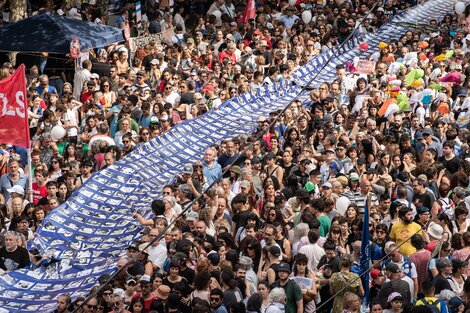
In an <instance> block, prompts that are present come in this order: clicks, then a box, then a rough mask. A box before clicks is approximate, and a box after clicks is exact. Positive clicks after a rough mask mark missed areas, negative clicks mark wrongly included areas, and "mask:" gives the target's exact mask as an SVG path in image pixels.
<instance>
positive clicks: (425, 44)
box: [419, 41, 429, 49]
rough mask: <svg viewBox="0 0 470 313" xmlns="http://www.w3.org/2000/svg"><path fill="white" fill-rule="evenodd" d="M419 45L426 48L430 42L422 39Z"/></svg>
mask: <svg viewBox="0 0 470 313" xmlns="http://www.w3.org/2000/svg"><path fill="white" fill-rule="evenodd" d="M419 47H420V48H421V49H425V48H427V47H429V43H428V42H427V41H421V42H420V43H419Z"/></svg>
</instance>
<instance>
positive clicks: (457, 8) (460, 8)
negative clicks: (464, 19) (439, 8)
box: [455, 2, 465, 14]
mask: <svg viewBox="0 0 470 313" xmlns="http://www.w3.org/2000/svg"><path fill="white" fill-rule="evenodd" d="M463 12H465V2H457V3H456V4H455V13H457V14H463Z"/></svg>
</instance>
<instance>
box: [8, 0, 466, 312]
mask: <svg viewBox="0 0 470 313" xmlns="http://www.w3.org/2000/svg"><path fill="white" fill-rule="evenodd" d="M101 2H103V1H98V3H94V2H87V3H83V4H81V6H80V7H79V10H78V9H77V8H76V7H73V5H74V1H71V2H64V4H63V5H62V6H52V7H48V10H53V11H54V14H59V15H64V14H65V15H67V16H70V17H73V18H77V19H82V20H88V21H91V22H95V23H108V24H111V25H114V26H116V27H120V28H124V27H126V25H130V29H131V34H133V35H139V36H146V35H147V34H156V33H159V32H166V33H168V32H167V31H168V30H172V31H173V33H172V35H171V36H170V37H168V36H167V37H165V38H164V39H163V40H162V41H156V40H155V41H150V42H149V43H148V44H146V45H145V46H142V47H137V50H136V51H130V49H129V47H127V46H126V45H125V44H120V43H118V44H115V45H111V46H109V47H103V48H100V49H94V50H91V51H89V55H90V58H89V60H82V61H83V62H81V67H80V68H77V69H76V70H75V71H74V72H69V71H67V70H66V68H67V64H70V63H68V61H69V60H61V59H60V58H55V57H53V56H49V57H46V56H41V58H40V62H38V63H37V64H36V65H32V66H30V68H29V70H28V73H27V79H28V92H29V94H28V99H29V126H30V136H31V140H32V148H31V163H32V167H31V168H28V166H27V151H26V150H25V149H24V148H22V147H19V146H11V145H6V144H0V175H1V176H0V226H1V230H2V232H1V235H2V238H3V240H2V248H1V249H0V268H1V269H2V271H3V272H9V271H14V270H17V269H20V268H28V267H30V268H35V267H40V266H48V264H50V263H51V259H50V256H41V255H40V254H39V251H35V250H31V251H28V250H27V249H26V244H27V242H28V240H30V239H32V238H34V236H35V232H36V230H37V229H38V227H39V226H40V225H41V223H42V221H43V220H44V219H45V218H46V216H47V214H48V213H49V212H51V211H53V210H54V209H55V208H56V207H57V206H59V205H60V204H61V203H64V202H65V201H67V199H68V197H69V196H70V195H71V194H72V193H73V192H75V191H76V190H77V189H78V188H79V187H80V186H81V185H82V184H85V183H86V181H87V179H89V178H90V177H91V176H92V175H93V174H94V173H96V172H99V171H100V170H102V169H104V168H106V167H109V166H111V165H112V164H113V163H114V162H116V161H118V160H120V159H121V158H123V157H125V156H126V155H127V154H129V153H132V151H133V150H134V149H135V148H136V147H137V146H139V145H141V144H145V143H146V142H148V141H150V140H152V139H153V138H155V137H157V136H159V135H161V134H163V133H165V132H168V131H169V130H170V129H171V127H172V126H174V125H176V124H178V123H183V122H186V121H188V120H191V119H194V118H196V117H198V116H200V115H202V114H204V113H206V112H208V111H210V110H217V108H218V107H219V106H220V105H221V104H222V103H223V102H224V101H226V100H228V99H230V98H232V97H236V96H238V95H240V94H243V93H245V92H247V91H249V90H252V89H255V88H257V87H259V86H262V85H265V84H276V83H279V82H282V81H286V80H290V79H291V78H292V74H293V72H294V71H295V70H296V69H298V68H299V67H301V66H303V65H305V64H306V63H307V62H308V61H309V60H311V59H312V58H315V56H316V55H318V54H319V53H321V52H324V51H326V50H328V49H330V48H332V47H334V46H336V45H338V44H341V43H342V42H344V40H346V39H347V38H348V37H349V36H350V35H351V34H353V35H354V34H355V35H361V34H365V33H368V32H375V31H377V29H378V28H379V27H380V26H381V25H383V24H384V23H386V22H387V21H388V20H389V19H390V18H391V17H392V16H393V15H395V14H397V13H400V12H402V11H403V10H406V9H408V8H410V7H413V6H415V5H416V3H414V2H413V1H404V0H386V1H384V2H383V3H382V2H380V3H378V4H377V5H376V3H375V2H372V1H362V0H355V1H331V0H327V1H316V2H312V1H305V2H304V1H297V2H295V3H294V2H293V1H289V2H287V1H285V0H281V1H278V2H271V1H260V2H256V4H255V10H256V15H255V18H254V19H248V20H247V21H246V22H245V21H244V17H243V15H244V12H245V7H246V3H245V2H243V1H242V2H240V1H238V2H237V1H231V0H216V1H215V2H213V3H211V2H207V1H199V0H194V1H180V0H177V1H160V2H156V1H145V2H144V3H143V8H142V9H143V10H142V12H143V18H142V21H141V22H140V23H137V19H136V18H137V15H136V14H135V11H134V9H135V7H134V5H133V4H129V3H123V2H124V1H118V0H115V1H109V7H103V6H102V3H101ZM54 3H55V2H54ZM3 5H4V4H2V6H3ZM28 8H30V9H31V10H34V9H35V8H34V6H33V7H30V6H29V7H28ZM43 10H44V9H41V10H40V11H43ZM304 12H310V13H311V14H310V15H309V14H304ZM469 15H470V8H469V7H467V9H466V10H465V12H464V13H463V14H460V15H459V14H452V13H450V14H447V15H445V17H444V18H443V19H442V20H441V19H433V20H431V21H430V23H429V25H427V26H426V27H421V26H419V25H418V24H417V26H416V28H413V29H410V30H409V31H407V32H406V33H404V34H403V35H402V36H401V37H400V38H397V39H396V40H392V41H390V42H381V43H380V51H379V52H377V53H372V52H371V53H370V54H369V56H368V60H369V61H372V62H375V67H374V68H373V69H372V70H371V71H370V72H369V73H367V74H364V73H358V71H357V70H358V69H356V68H355V66H357V64H353V63H352V62H348V63H347V64H339V65H337V66H336V79H335V80H334V81H330V82H324V83H322V84H320V85H319V86H318V88H315V89H313V90H311V91H309V92H310V100H309V101H307V102H305V103H302V102H300V101H294V102H293V103H292V104H290V105H289V107H288V108H286V110H285V111H283V112H272V114H271V115H270V116H269V117H266V118H260V119H259V121H258V122H259V127H258V129H257V131H256V132H255V133H253V134H247V135H244V136H239V137H237V138H227V140H224V141H222V142H221V143H217V144H214V145H213V146H212V147H211V148H209V149H207V150H206V151H205V153H204V156H203V159H202V160H200V161H197V162H195V163H194V164H189V163H188V164H185V165H184V166H183V167H182V174H181V176H179V177H178V178H177V179H176V181H175V183H174V184H171V185H167V186H165V187H164V188H163V193H162V194H161V195H160V197H158V198H159V199H157V200H154V201H153V202H152V206H151V209H152V211H153V213H154V214H153V215H154V217H153V218H152V219H146V218H145V217H143V216H141V215H139V214H137V213H134V215H133V217H134V218H135V223H138V224H140V225H142V228H143V237H142V239H141V241H138V242H134V243H132V244H131V245H130V246H129V247H128V248H127V250H126V251H123V255H122V257H121V258H119V260H118V261H117V263H116V268H117V269H121V270H120V271H119V273H118V274H117V275H116V276H114V277H113V279H112V280H111V282H110V283H107V282H108V280H109V279H110V276H103V277H100V279H99V280H98V281H97V283H96V286H95V287H94V288H93V290H91V291H90V293H89V294H93V293H94V291H96V290H99V292H98V294H97V296H96V297H92V298H90V299H87V298H85V297H79V298H76V299H71V297H70V296H69V295H67V294H62V295H60V296H59V297H58V300H57V309H56V311H55V312H69V311H72V310H74V309H76V308H78V309H77V311H76V312H84V313H88V312H114V313H121V312H133V313H137V312H144V313H148V312H184V313H189V312H193V313H197V312H204V313H207V312H217V313H225V312H232V313H243V312H258V313H278V312H286V313H301V312H310V313H311V312H319V313H329V312H332V313H358V312H359V311H361V312H364V311H367V310H369V311H370V312H373V313H381V312H386V313H401V312H414V313H447V312H451V313H463V312H465V311H466V310H468V309H470V280H469V279H468V278H467V277H468V275H469V274H470V265H469V262H468V261H469V259H470V231H469V227H470V214H469V209H470V196H469V195H470V194H469V186H470V184H469V174H470V151H469V141H470V132H469V122H470V112H469V109H470V99H469V97H468V89H467V88H468V85H469V81H470V66H468V59H469V47H470V34H469V32H468V26H467V25H468V24H467V21H468V20H469ZM306 17H308V18H306ZM370 48H371V47H368V44H367V43H362V44H361V45H360V47H359V49H361V50H362V51H363V52H367V51H368V49H370ZM371 50H372V49H371ZM131 54H132V59H130V58H129V57H130V55H131ZM61 62H62V63H61ZM14 69H15V65H14V64H12V63H5V64H4V66H3V68H2V69H1V70H0V76H1V77H2V78H5V77H7V76H9V75H11V74H12V72H13V71H14ZM359 72H360V71H359ZM320 75H321V73H320ZM279 113H282V114H280V116H279V117H278V114H279ZM30 180H32V188H30V187H29V182H30ZM189 205H190V208H189V210H186V209H187V208H188V206H189ZM149 209H150V208H149ZM182 212H183V213H184V214H182V215H183V216H180V215H181V213H182ZM364 214H368V216H369V225H368V230H369V234H370V249H371V264H370V268H371V270H370V274H366V275H369V279H368V286H364V285H363V283H362V282H361V279H360V278H359V275H361V273H362V272H361V263H360V258H361V252H360V251H361V243H362V242H361V240H362V233H363V229H366V228H367V227H365V228H363V223H364ZM168 225H170V227H169V228H168V230H167V231H165V232H164V234H163V236H162V237H161V238H160V239H159V240H155V238H156V236H158V235H159V234H160V233H161V232H162V231H163V230H165V229H166V228H167V226H168ZM366 226H367V225H366ZM151 241H153V243H152V244H151V245H148V243H149V242H151ZM55 261H56V260H55ZM85 301H86V302H85Z"/></svg>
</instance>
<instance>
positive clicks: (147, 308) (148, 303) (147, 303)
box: [131, 292, 157, 313]
mask: <svg viewBox="0 0 470 313" xmlns="http://www.w3.org/2000/svg"><path fill="white" fill-rule="evenodd" d="M137 297H142V293H141V292H138V293H136V294H135V295H133V296H132V298H131V302H132V300H134V299H135V298H137ZM156 299H157V298H156V297H155V295H154V294H153V293H152V298H150V299H148V300H145V299H144V311H143V313H149V312H150V306H151V305H152V302H153V301H154V300H156Z"/></svg>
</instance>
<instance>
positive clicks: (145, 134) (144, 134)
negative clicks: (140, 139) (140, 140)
mask: <svg viewBox="0 0 470 313" xmlns="http://www.w3.org/2000/svg"><path fill="white" fill-rule="evenodd" d="M142 135H143V136H147V135H150V133H147V132H145V133H142Z"/></svg>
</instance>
